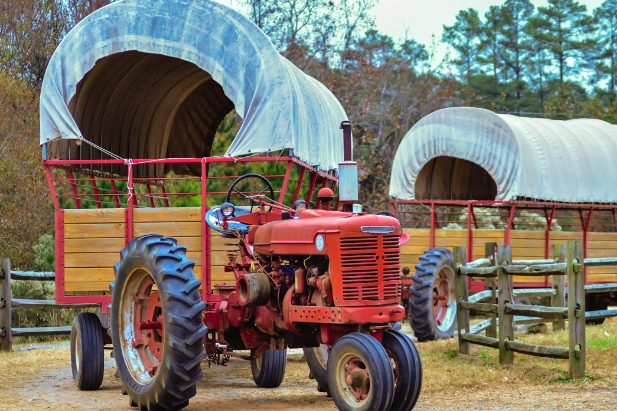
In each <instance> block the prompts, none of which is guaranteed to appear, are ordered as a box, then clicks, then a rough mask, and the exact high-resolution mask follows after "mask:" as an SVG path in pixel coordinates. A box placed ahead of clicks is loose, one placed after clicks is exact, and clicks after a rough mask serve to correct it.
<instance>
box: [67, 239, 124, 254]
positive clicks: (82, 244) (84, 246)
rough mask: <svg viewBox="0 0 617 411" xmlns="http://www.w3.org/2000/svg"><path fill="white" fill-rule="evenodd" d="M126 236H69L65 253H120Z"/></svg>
mask: <svg viewBox="0 0 617 411" xmlns="http://www.w3.org/2000/svg"><path fill="white" fill-rule="evenodd" d="M124 241H125V240H124V238H67V239H65V240H64V252H65V253H79V252H81V253H112V252H117V253H119V252H120V251H122V249H123V248H124Z"/></svg>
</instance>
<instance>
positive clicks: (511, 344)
mask: <svg viewBox="0 0 617 411" xmlns="http://www.w3.org/2000/svg"><path fill="white" fill-rule="evenodd" d="M506 345H507V347H508V350H511V351H516V352H519V353H521V354H528V355H533V356H536V357H548V358H561V359H567V358H568V347H550V346H547V345H535V344H526V343H522V342H518V341H508V342H507V343H506Z"/></svg>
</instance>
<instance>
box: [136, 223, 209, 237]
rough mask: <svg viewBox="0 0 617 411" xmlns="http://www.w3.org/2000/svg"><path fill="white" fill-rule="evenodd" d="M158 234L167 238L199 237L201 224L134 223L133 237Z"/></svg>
mask: <svg viewBox="0 0 617 411" xmlns="http://www.w3.org/2000/svg"><path fill="white" fill-rule="evenodd" d="M146 234H160V235H165V236H169V237H174V238H175V237H200V236H201V222H161V223H135V224H134V225H133V236H135V237H141V236H142V235H146Z"/></svg>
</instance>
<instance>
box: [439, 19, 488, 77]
mask: <svg viewBox="0 0 617 411" xmlns="http://www.w3.org/2000/svg"><path fill="white" fill-rule="evenodd" d="M443 29H444V33H443V41H444V42H446V43H448V44H450V45H451V46H452V47H453V48H454V49H455V50H456V51H457V52H458V54H459V59H458V60H454V61H453V63H454V64H456V65H457V66H458V67H459V68H460V70H461V77H463V78H465V79H466V80H467V81H469V79H470V78H471V76H472V75H473V74H474V73H475V71H476V66H477V63H478V59H477V54H478V50H479V46H480V44H481V42H480V34H481V33H482V29H481V22H480V17H479V16H478V11H477V10H475V9H467V10H461V11H459V13H458V14H457V16H456V22H455V23H454V24H453V25H452V26H444V27H443Z"/></svg>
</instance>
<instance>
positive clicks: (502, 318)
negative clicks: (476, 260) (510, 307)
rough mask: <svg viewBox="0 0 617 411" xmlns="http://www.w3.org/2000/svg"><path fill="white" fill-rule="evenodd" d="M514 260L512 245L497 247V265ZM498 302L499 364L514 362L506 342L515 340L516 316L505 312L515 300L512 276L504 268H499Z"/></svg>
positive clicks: (512, 354)
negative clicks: (508, 305)
mask: <svg viewBox="0 0 617 411" xmlns="http://www.w3.org/2000/svg"><path fill="white" fill-rule="evenodd" d="M509 261H512V252H511V250H510V246H509V245H506V246H499V247H497V259H496V265H503V264H504V263H507V262H509ZM498 281H499V286H498V293H499V295H498V303H499V364H512V363H513V362H514V352H513V351H511V350H509V349H508V347H507V345H506V343H507V342H508V341H512V340H514V318H513V316H512V315H508V314H507V313H506V312H505V307H506V304H508V303H511V302H513V301H514V296H513V295H512V276H510V275H508V274H507V273H506V272H505V271H504V270H499V275H498Z"/></svg>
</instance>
